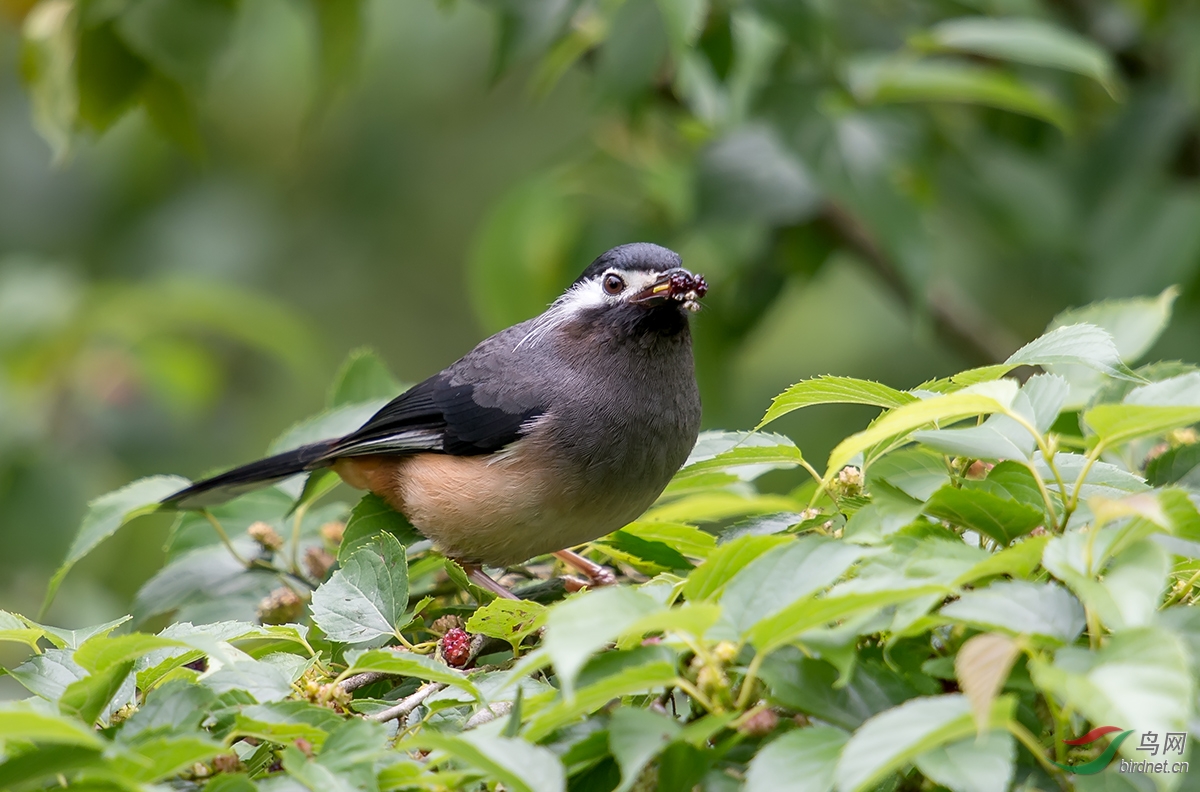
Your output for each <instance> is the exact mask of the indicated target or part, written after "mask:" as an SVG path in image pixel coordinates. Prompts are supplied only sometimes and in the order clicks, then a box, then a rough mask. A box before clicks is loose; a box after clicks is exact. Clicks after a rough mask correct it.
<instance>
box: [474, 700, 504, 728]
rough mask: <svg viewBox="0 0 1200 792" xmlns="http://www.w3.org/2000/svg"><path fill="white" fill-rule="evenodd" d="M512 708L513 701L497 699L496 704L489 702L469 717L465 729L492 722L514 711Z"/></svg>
mask: <svg viewBox="0 0 1200 792" xmlns="http://www.w3.org/2000/svg"><path fill="white" fill-rule="evenodd" d="M512 708H513V703H512V702H511V701H497V702H496V703H495V704H489V705H487V706H486V707H484V708H483V709H481V710H479V711H478V712H476V713H475V714H474V715H472V716H471V717H470V718H468V719H467V722H466V723H465V724H463V730H464V731H465V730H467V729H474V728H475V727H476V726H482V725H483V724H485V723H491V722H492V721H494V720H496V718H499V717H502V716H504V715H507V714H508V713H510V712H512Z"/></svg>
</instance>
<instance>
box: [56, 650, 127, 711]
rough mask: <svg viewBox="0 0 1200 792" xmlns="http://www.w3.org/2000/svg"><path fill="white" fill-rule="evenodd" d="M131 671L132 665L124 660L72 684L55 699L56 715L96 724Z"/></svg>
mask: <svg viewBox="0 0 1200 792" xmlns="http://www.w3.org/2000/svg"><path fill="white" fill-rule="evenodd" d="M132 671H133V661H132V660H125V661H123V662H120V663H117V664H116V665H111V666H108V667H106V668H105V669H104V670H102V671H96V672H94V673H92V674H90V675H88V676H86V677H84V678H83V679H80V680H78V681H76V682H72V683H71V684H70V685H67V688H66V690H64V691H63V692H62V696H60V697H59V699H58V709H59V711H61V712H62V713H63V714H64V715H72V716H74V717H76V718H79V720H81V721H83V722H84V723H95V722H96V719H97V718H99V717H100V713H102V712H103V711H104V709H105V707H107V706H108V704H109V702H111V701H112V700H113V697H114V696H116V695H117V692H118V691H119V690H120V689H121V687H122V686H123V685H124V684H125V680H126V679H127V678H128V677H129V674H130V672H132Z"/></svg>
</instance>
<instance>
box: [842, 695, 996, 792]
mask: <svg viewBox="0 0 1200 792" xmlns="http://www.w3.org/2000/svg"><path fill="white" fill-rule="evenodd" d="M1013 704H1014V702H1013V701H1012V700H1011V699H1008V698H1002V699H1000V700H999V701H998V702H997V703H996V706H995V707H993V709H992V713H991V718H990V725H991V727H992V728H1004V727H1005V725H1006V724H1007V722H1008V720H1009V718H1010V717H1011V712H1012V708H1013ZM974 736H975V726H974V723H973V722H972V720H971V705H970V702H968V701H967V698H966V697H965V696H962V695H957V694H953V695H946V696H929V697H923V698H916V699H913V700H912V701H908V702H905V703H904V704H901V705H900V706H898V707H895V708H893V709H890V710H888V711H887V712H883V713H880V714H879V715H876V716H874V717H873V718H871V719H870V720H868V721H867V722H866V723H864V724H863V725H862V727H861V728H859V729H858V731H856V732H855V733H854V735H853V736H852V737H851V738H850V740H849V742H847V743H846V747H845V748H844V749H843V750H842V754H841V757H840V758H839V759H838V764H837V770H836V772H835V775H834V777H835V779H836V783H837V789H838V791H839V792H860V790H864V789H869V788H871V787H872V786H873V785H874V784H877V783H879V782H880V781H882V780H883V779H884V778H886V777H887V775H888V774H889V773H892V772H894V771H896V770H899V769H900V768H902V767H903V766H905V765H906V764H908V763H910V762H912V761H913V760H915V759H917V758H918V757H920V756H922V755H923V754H927V753H928V752H929V751H932V750H934V749H937V748H940V747H943V746H946V745H949V744H951V743H955V742H958V741H959V740H963V739H964V738H967V737H971V738H972V739H973V738H974ZM935 762H936V760H935ZM944 766H945V763H944V762H940V763H936V764H935V767H939V768H941V767H944ZM1010 772H1011V770H1010Z"/></svg>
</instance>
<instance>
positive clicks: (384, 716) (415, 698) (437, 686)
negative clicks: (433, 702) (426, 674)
mask: <svg viewBox="0 0 1200 792" xmlns="http://www.w3.org/2000/svg"><path fill="white" fill-rule="evenodd" d="M444 687H446V683H445V682H430V683H429V684H427V685H422V686H421V687H420V688H418V689H417V692H416V693H413V694H412V695H411V696H408V697H407V698H404V699H401V700H400V703H399V704H397V705H396V706H394V707H390V708H388V709H385V710H383V711H382V712H376V713H375V714H374V715H368V716H367V719H368V720H373V721H377V722H379V723H387V722H388V721H391V720H396V719H397V718H407V717H408V715H409V713H411V712H412V711H413V710H415V709H416V708H417V707H419V706H421V703H422V702H423V701H425V699H427V698H429V697H430V696H432V695H433V694H434V693H437V692H438V691H439V690H441V689H442V688H444Z"/></svg>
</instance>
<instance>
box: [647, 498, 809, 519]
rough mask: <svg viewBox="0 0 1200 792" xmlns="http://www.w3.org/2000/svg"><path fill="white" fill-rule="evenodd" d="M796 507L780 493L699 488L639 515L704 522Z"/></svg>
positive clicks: (799, 505)
mask: <svg viewBox="0 0 1200 792" xmlns="http://www.w3.org/2000/svg"><path fill="white" fill-rule="evenodd" d="M799 508H802V506H801V504H799V503H797V502H796V501H795V500H793V499H792V498H788V497H784V496H781V495H759V494H745V493H742V492H719V491H718V492H713V491H708V492H703V491H702V492H699V493H697V494H695V495H688V496H685V497H682V498H679V499H678V500H673V501H670V502H668V503H660V504H658V505H655V506H654V507H652V508H651V509H650V511H648V512H646V513H645V514H644V515H642V519H643V520H647V521H651V522H660V521H661V522H683V523H706V522H717V521H719V520H728V519H730V518H731V517H745V516H748V515H753V514H773V513H775V512H786V511H796V510H797V509H799Z"/></svg>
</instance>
